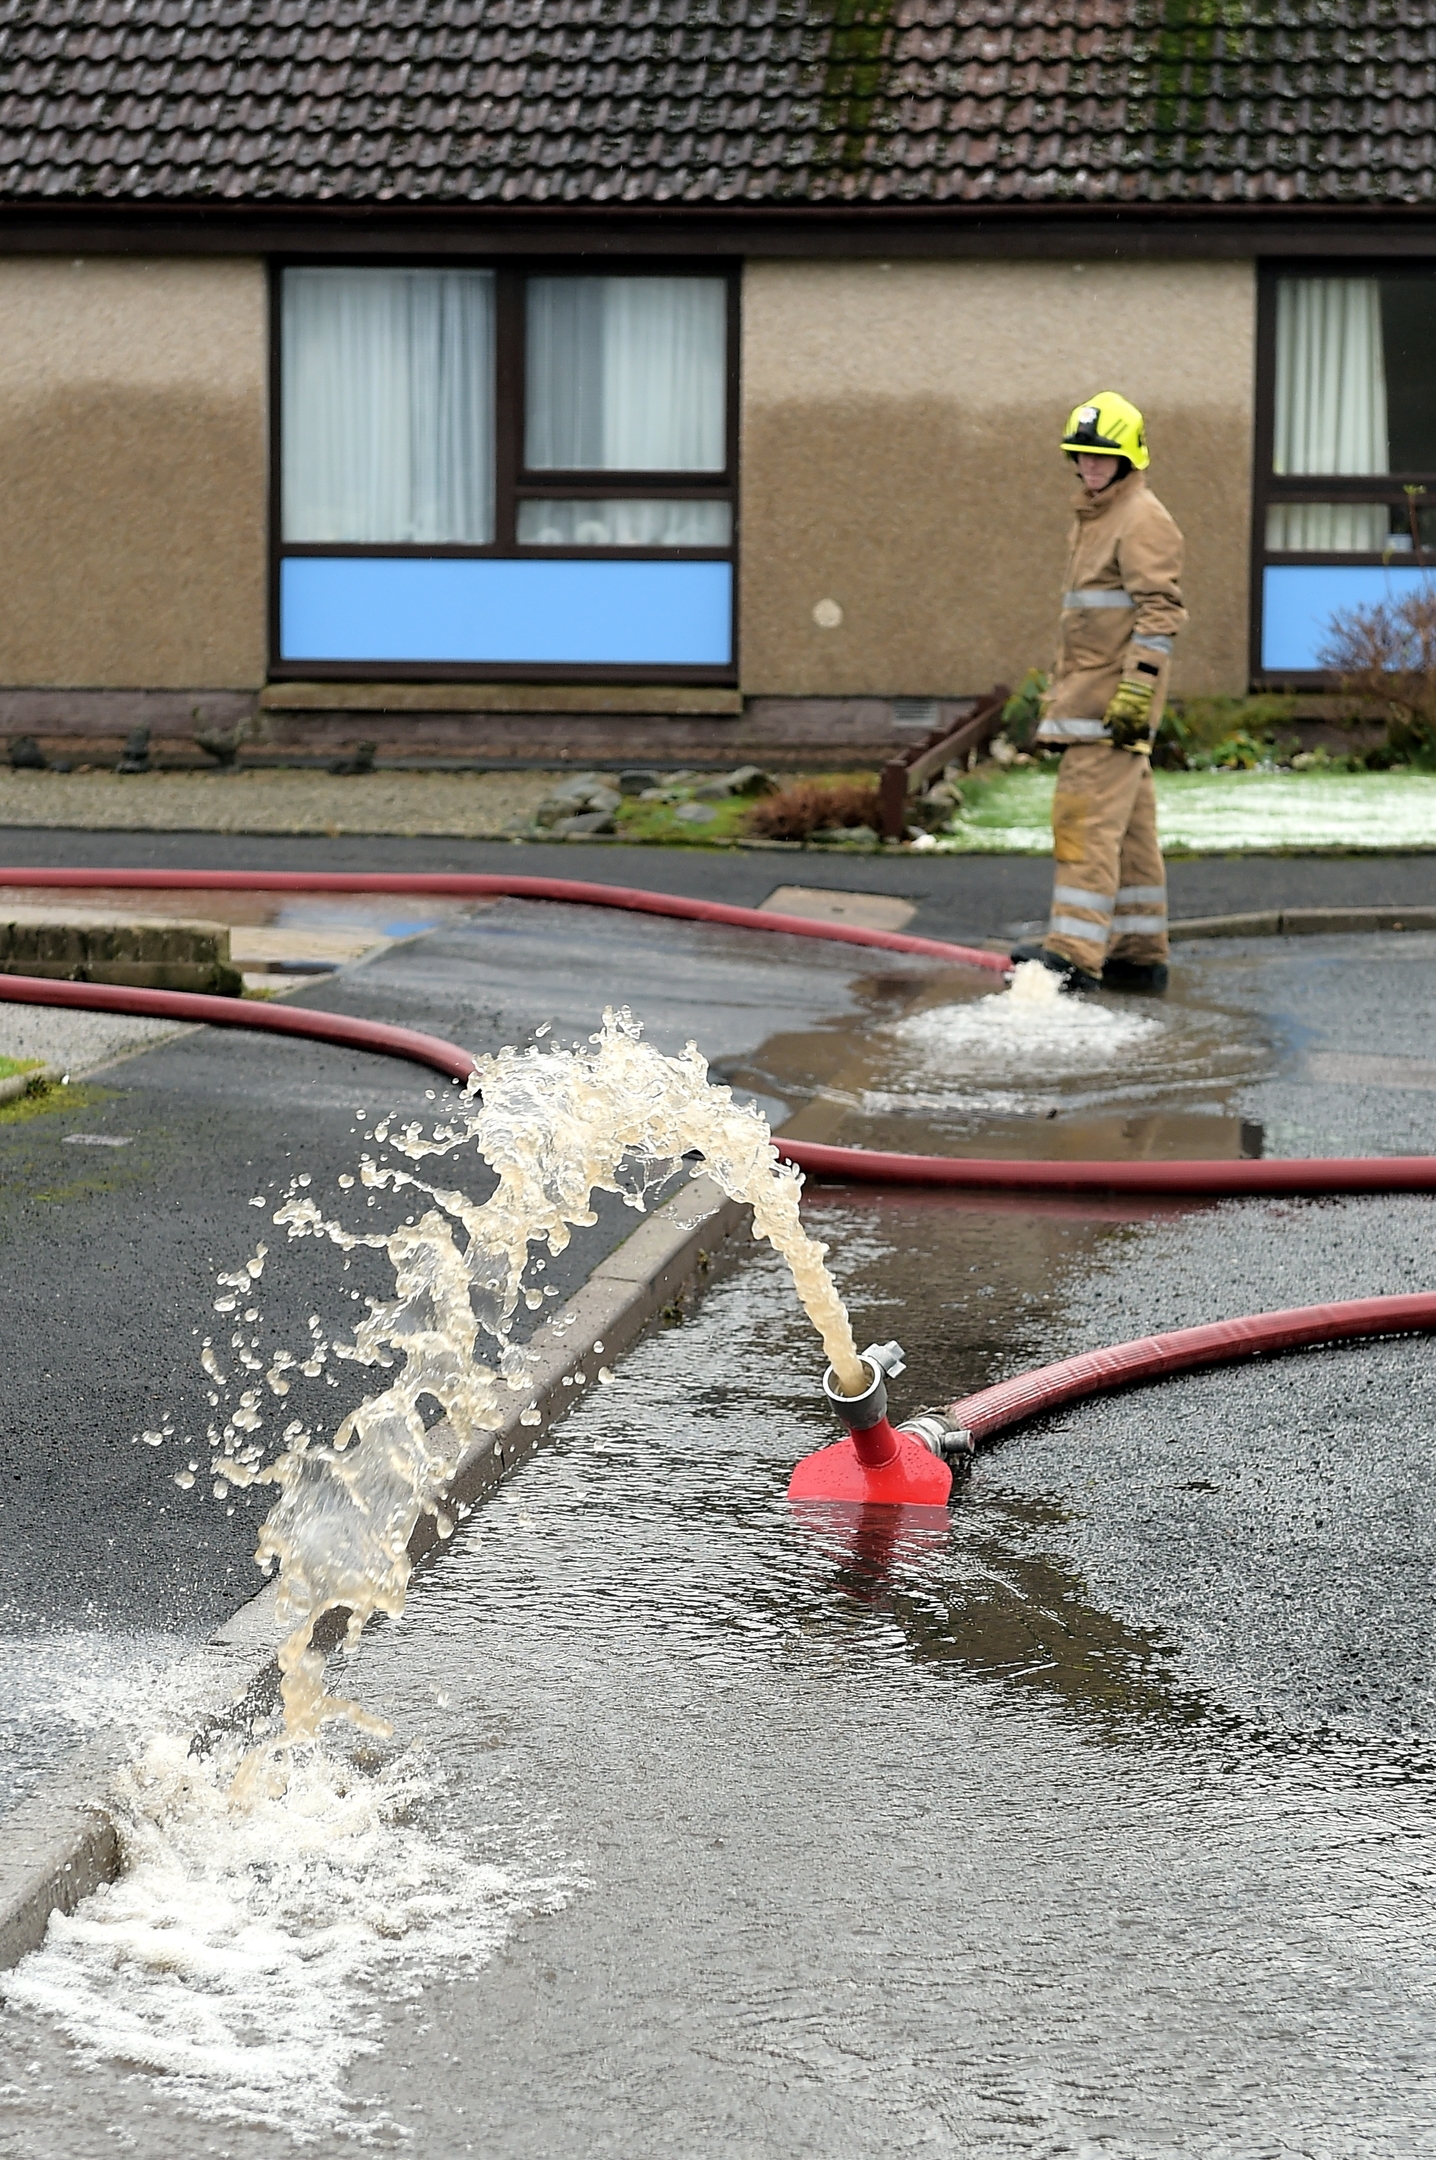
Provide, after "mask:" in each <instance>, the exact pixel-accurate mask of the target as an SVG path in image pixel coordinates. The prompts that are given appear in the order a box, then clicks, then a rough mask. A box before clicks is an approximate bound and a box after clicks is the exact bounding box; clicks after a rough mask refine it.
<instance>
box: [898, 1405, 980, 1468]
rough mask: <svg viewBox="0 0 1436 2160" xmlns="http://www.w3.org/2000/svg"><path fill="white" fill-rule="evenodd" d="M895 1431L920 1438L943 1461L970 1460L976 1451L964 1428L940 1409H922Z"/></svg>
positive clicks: (972, 1440)
mask: <svg viewBox="0 0 1436 2160" xmlns="http://www.w3.org/2000/svg"><path fill="white" fill-rule="evenodd" d="M898 1430H899V1432H902V1433H906V1435H907V1437H908V1438H909V1439H910V1440H920V1441H921V1442H922V1444H923V1446H924V1447H925V1448H928V1449H930V1450H931V1452H932V1453H933V1454H934V1455H936V1456H939V1457H940V1458H941V1460H942V1461H943V1462H949V1463H953V1464H956V1465H961V1464H963V1463H970V1462H971V1461H972V1459H973V1457H974V1455H975V1454H976V1453H977V1444H976V1442H975V1441H974V1439H973V1437H972V1434H971V1433H970V1432H968V1430H967V1428H966V1427H965V1426H963V1425H954V1424H952V1423H951V1422H950V1420H949V1419H948V1418H946V1417H945V1416H944V1415H943V1413H942V1411H941V1410H923V1411H921V1412H920V1413H919V1414H918V1416H916V1417H910V1418H907V1419H906V1420H905V1421H904V1422H903V1423H902V1424H901V1425H900V1426H899V1427H898Z"/></svg>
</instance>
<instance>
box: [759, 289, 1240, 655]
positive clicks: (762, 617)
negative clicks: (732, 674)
mask: <svg viewBox="0 0 1436 2160" xmlns="http://www.w3.org/2000/svg"><path fill="white" fill-rule="evenodd" d="M1255 334H1256V291H1255V274H1254V266H1253V265H1252V264H1250V263H1207V262H1175V261H1174V262H1128V263H1110V262H1109V263H1096V262H1078V261H1072V262H1027V263H1019V262H917V263H911V262H909V263H892V264H886V263H880V262H846V263H784V262H773V263H760V264H753V265H750V266H749V268H748V270H747V272H746V275H745V279H744V310H743V465H742V476H743V498H742V501H743V568H742V625H741V627H742V660H743V687H744V689H745V690H746V691H748V692H750V693H755V694H763V693H768V694H772V695H778V694H784V693H786V694H790V695H803V694H806V695H810V696H811V695H821V694H828V695H853V694H860V693H862V692H869V693H879V694H881V693H893V694H897V695H900V696H902V695H906V696H937V695H942V694H953V693H962V692H968V691H976V690H981V689H983V688H985V687H986V686H988V685H989V684H991V683H993V682H996V681H1008V682H1016V681H1017V680H1018V679H1019V677H1020V676H1021V675H1022V673H1023V672H1024V670H1025V669H1026V668H1028V667H1033V666H1039V667H1046V666H1047V665H1048V664H1049V663H1050V658H1051V652H1052V644H1053V634H1054V630H1055V624H1056V611H1057V606H1058V594H1059V592H1060V588H1061V582H1062V571H1063V564H1064V560H1065V542H1066V532H1067V527H1068V524H1069V521H1070V514H1069V510H1068V504H1069V502H1070V499H1071V495H1072V492H1073V482H1072V476H1071V474H1070V471H1069V470H1068V468H1067V466H1066V461H1065V460H1064V459H1063V458H1062V457H1061V455H1060V453H1059V452H1058V451H1057V449H1056V448H1055V445H1056V443H1057V442H1058V440H1059V439H1060V436H1061V432H1062V428H1063V425H1064V423H1065V421H1066V418H1067V415H1068V413H1069V412H1070V411H1071V409H1072V407H1073V406H1074V405H1076V404H1078V403H1079V402H1080V401H1081V400H1082V399H1083V398H1085V397H1087V396H1090V395H1091V393H1092V392H1093V391H1096V390H1107V389H1113V390H1120V391H1122V392H1124V393H1125V395H1126V396H1128V397H1130V398H1132V399H1133V400H1134V401H1135V402H1136V403H1137V404H1138V405H1140V406H1141V407H1142V409H1143V411H1144V413H1145V414H1146V418H1147V426H1148V436H1149V441H1150V444H1151V450H1152V466H1151V471H1150V474H1149V484H1150V485H1151V486H1152V488H1153V489H1154V491H1155V492H1156V493H1157V494H1158V495H1159V496H1160V497H1161V499H1162V500H1163V501H1164V502H1165V503H1166V505H1167V507H1168V508H1169V509H1170V510H1171V511H1172V513H1173V515H1174V516H1175V517H1176V519H1177V522H1178V524H1179V525H1180V526H1181V527H1182V529H1183V531H1184V533H1185V534H1186V539H1187V580H1186V582H1187V593H1186V599H1187V605H1188V608H1189V610H1190V613H1191V624H1190V627H1189V629H1188V630H1187V632H1186V633H1185V634H1184V636H1183V637H1182V638H1181V639H1180V640H1179V641H1178V647H1177V654H1176V659H1175V663H1174V676H1173V687H1174V689H1176V690H1177V691H1178V692H1181V691H1187V692H1189V693H1191V692H1198V691H1207V692H1212V691H1232V692H1240V691H1243V690H1245V688H1246V687H1247V594H1248V575H1249V566H1248V559H1249V553H1250V531H1249V518H1250V488H1251V445H1252V427H1253V377H1254V367H1255ZM825 601H826V602H830V603H836V606H837V607H838V608H840V609H841V611H842V620H841V622H840V623H839V624H837V625H835V626H833V627H828V628H824V627H822V626H821V624H820V623H819V622H818V621H815V619H814V609H815V607H820V603H822V602H825ZM821 612H822V613H824V614H827V615H829V616H831V614H832V612H833V610H832V608H831V607H829V608H826V609H821Z"/></svg>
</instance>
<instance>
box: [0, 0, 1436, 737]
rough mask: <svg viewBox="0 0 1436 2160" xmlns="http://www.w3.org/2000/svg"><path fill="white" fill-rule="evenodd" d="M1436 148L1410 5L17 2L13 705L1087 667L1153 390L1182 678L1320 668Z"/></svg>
mask: <svg viewBox="0 0 1436 2160" xmlns="http://www.w3.org/2000/svg"><path fill="white" fill-rule="evenodd" d="M1433 168H1436V15H1433V13H1432V10H1431V9H1430V7H1429V6H1425V5H1418V4H1417V0H1329V4H1327V5H1324V6H1322V7H1321V8H1320V9H1315V8H1301V7H1298V6H1296V5H1293V4H1292V0H1254V4H1253V5H1252V6H1251V7H1249V8H1243V9H1236V8H1226V7H1219V6H1217V5H1215V4H1214V0H1068V4H1067V5H1065V6H1058V5H1056V4H1055V0H3V6H2V7H0V191H3V193H0V499H3V504H4V515H3V517H0V733H13V732H17V731H22V730H23V731H25V732H30V733H35V734H38V735H40V736H41V737H42V738H48V739H51V740H52V741H57V740H59V739H60V738H62V737H65V736H70V737H73V738H74V739H75V740H76V741H77V742H78V741H80V740H82V739H90V740H95V739H99V738H109V739H113V738H114V737H116V736H119V735H122V734H123V733H125V732H126V731H127V730H128V729H129V728H130V727H132V726H133V725H135V724H136V723H137V722H143V723H145V724H147V725H149V726H151V727H152V728H153V729H155V730H156V731H157V736H158V737H159V738H160V739H162V738H163V737H164V736H165V735H166V734H168V735H170V736H174V737H185V736H188V735H190V734H192V733H193V731H194V729H195V726H196V722H197V720H198V721H200V722H203V723H206V724H208V725H209V726H210V727H215V726H223V725H225V724H227V723H230V722H234V721H238V720H240V719H244V718H249V719H251V720H252V722H253V724H254V725H255V727H256V728H257V729H258V730H259V731H260V733H261V735H262V737H263V739H265V740H267V741H269V742H271V743H273V744H275V745H278V746H281V747H287V748H289V749H303V748H309V749H311V750H322V749H327V748H331V747H333V746H334V745H335V744H336V743H338V742H341V741H344V740H352V739H353V738H355V737H356V736H358V735H373V736H376V737H377V738H379V739H381V740H382V741H383V743H384V745H385V748H386V750H388V751H390V752H393V751H397V750H409V751H412V752H413V753H415V754H425V753H430V754H436V753H440V752H442V753H444V754H446V755H450V756H452V755H456V754H462V755H472V756H482V757H490V756H492V757H499V758H507V757H514V758H523V757H542V758H548V757H557V756H579V757H583V758H585V759H602V758H606V757H614V756H617V757H635V756H654V757H668V758H673V759H678V760H681V761H684V762H690V761H695V760H702V759H723V760H729V759H731V758H732V757H734V756H735V755H737V754H752V753H753V752H754V751H757V752H760V753H761V754H763V755H766V756H768V757H773V758H781V757H784V756H790V757H797V756H809V757H811V756H812V755H813V754H814V752H815V750H816V749H817V748H818V747H819V746H821V747H822V748H823V749H824V750H825V751H829V752H832V753H834V754H844V753H847V752H856V751H857V750H860V749H861V750H863V751H871V750H874V749H880V748H882V747H885V746H886V745H888V744H889V743H891V742H893V741H898V740H901V739H902V738H903V734H904V730H905V729H910V728H912V727H915V726H925V725H930V724H931V722H932V720H933V719H934V718H936V717H939V716H941V715H942V714H943V713H944V711H945V709H950V707H951V703H952V701H954V700H956V699H960V698H962V697H964V696H967V695H970V694H972V693H974V692H980V691H981V690H983V689H984V688H985V687H987V686H988V685H989V684H991V683H992V682H993V681H995V680H998V679H1007V680H1013V679H1015V678H1016V677H1017V676H1019V675H1020V674H1021V673H1022V671H1023V670H1024V669H1025V668H1027V667H1028V666H1031V665H1034V664H1041V663H1042V662H1043V661H1044V659H1045V658H1046V656H1047V654H1048V652H1049V650H1050V645H1051V638H1052V630H1053V611H1054V604H1055V600H1056V595H1057V591H1058V588H1059V585H1060V581H1061V574H1062V566H1063V538H1064V529H1065V525H1066V501H1067V497H1068V495H1069V493H1070V486H1071V482H1070V476H1069V475H1068V474H1067V472H1066V470H1065V468H1064V466H1063V464H1062V461H1061V460H1060V458H1059V457H1058V455H1057V453H1056V449H1055V445H1056V442H1057V439H1058V435H1059V431H1060V428H1061V426H1062V423H1063V421H1064V420H1065V417H1066V415H1067V413H1068V411H1069V410H1070V408H1071V407H1072V406H1073V405H1074V404H1076V403H1077V402H1079V401H1080V400H1081V399H1082V398H1083V397H1085V396H1086V395H1087V394H1088V393H1090V392H1091V391H1093V390H1096V389H1099V388H1107V387H1115V388H1119V389H1121V390H1122V391H1124V392H1125V393H1126V394H1127V395H1128V396H1129V397H1131V398H1133V399H1135V400H1136V401H1137V402H1138V403H1139V404H1140V405H1141V406H1142V407H1143V408H1144V410H1145V412H1146V414H1147V416H1148V423H1149V432H1150V437H1151V444H1152V454H1153V464H1152V481H1153V484H1154V485H1155V486H1156V488H1157V489H1158V491H1159V492H1160V493H1161V495H1162V496H1163V498H1164V499H1165V500H1166V501H1167V502H1168V504H1169V505H1170V507H1171V508H1172V510H1173V511H1174V513H1175V514H1176V516H1177V518H1178V519H1179V521H1180V523H1181V524H1182V526H1183V527H1184V529H1185V531H1186V533H1187V536H1188V543H1189V578H1188V583H1189V600H1190V607H1191V616H1192V620H1191V627H1190V630H1189V631H1188V632H1187V634H1186V635H1185V636H1184V637H1183V638H1182V640H1181V641H1180V648H1179V652H1178V657H1177V663H1176V670H1177V672H1176V687H1177V689H1178V690H1179V691H1186V692H1189V693H1192V692H1199V691H1201V692H1241V691H1244V690H1246V689H1247V688H1248V687H1249V686H1252V685H1264V684H1275V683H1290V684H1294V685H1297V686H1316V685H1318V684H1319V683H1320V682H1321V681H1322V679H1323V678H1322V676H1321V671H1320V654H1321V648H1322V644H1323V641H1324V635H1325V630H1324V626H1325V624H1326V622H1327V620H1328V618H1329V616H1330V614H1331V612H1332V610H1333V608H1335V607H1338V606H1342V605H1347V604H1350V603H1351V602H1352V601H1355V600H1360V599H1364V598H1367V597H1371V596H1375V595H1377V594H1380V593H1383V592H1386V591H1389V590H1399V589H1401V588H1402V586H1403V585H1404V584H1405V583H1406V582H1408V581H1409V580H1411V579H1413V578H1419V577H1421V576H1422V575H1423V564H1424V560H1425V550H1426V549H1427V548H1428V546H1429V547H1432V548H1436V191H1434V190H1433ZM1423 490H1426V491H1428V492H1427V493H1425V494H1423V493H1422V491H1423ZM1428 504H1429V507H1428Z"/></svg>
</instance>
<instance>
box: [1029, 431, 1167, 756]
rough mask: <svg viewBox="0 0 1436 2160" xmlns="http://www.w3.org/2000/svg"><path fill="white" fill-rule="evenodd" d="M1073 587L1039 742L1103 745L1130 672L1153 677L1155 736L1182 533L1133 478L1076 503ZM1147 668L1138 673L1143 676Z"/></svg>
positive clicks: (1065, 599)
mask: <svg viewBox="0 0 1436 2160" xmlns="http://www.w3.org/2000/svg"><path fill="white" fill-rule="evenodd" d="M1076 511H1077V516H1076V521H1075V523H1074V524H1073V527H1072V540H1071V553H1070V555H1069V557H1068V562H1067V589H1066V591H1065V592H1064V593H1063V595H1062V622H1061V627H1060V628H1059V630H1058V633H1057V659H1056V664H1055V665H1054V667H1053V670H1052V687H1051V689H1050V690H1049V691H1048V692H1047V694H1046V696H1045V697H1044V698H1043V700H1042V719H1041V722H1040V723H1039V726H1038V729H1037V739H1038V741H1039V742H1044V743H1053V744H1060V743H1081V742H1100V741H1102V740H1103V739H1104V738H1105V737H1106V734H1107V729H1106V726H1105V724H1104V722H1103V719H1102V715H1103V713H1104V712H1105V711H1106V710H1107V706H1108V703H1109V701H1110V700H1111V698H1112V695H1113V693H1114V692H1115V690H1116V688H1117V685H1118V684H1119V683H1120V682H1121V680H1122V677H1123V676H1124V675H1126V676H1128V677H1130V678H1132V679H1133V680H1135V681H1141V680H1143V679H1144V678H1145V679H1146V680H1149V681H1150V680H1152V672H1151V671H1152V670H1153V669H1155V670H1156V678H1155V695H1154V697H1153V699H1152V718H1151V725H1152V732H1153V734H1155V733H1156V728H1157V723H1158V721H1159V720H1160V719H1161V717H1162V706H1163V704H1164V703H1165V701H1166V695H1167V675H1168V671H1169V669H1170V666H1171V652H1172V639H1173V637H1174V636H1175V634H1176V632H1177V631H1178V630H1180V629H1181V628H1182V626H1183V624H1184V623H1185V622H1186V619H1187V611H1186V609H1185V608H1184V607H1183V606H1182V591H1181V577H1182V536H1181V534H1180V532H1179V531H1178V530H1177V526H1176V521H1175V520H1174V519H1173V517H1172V514H1171V512H1170V511H1169V510H1167V509H1165V508H1164V507H1163V505H1162V504H1161V503H1159V502H1158V500H1157V498H1156V496H1155V495H1153V494H1152V493H1150V491H1149V490H1148V487H1147V482H1146V476H1145V475H1144V474H1143V473H1139V472H1129V473H1128V474H1126V476H1125V477H1124V478H1123V479H1121V480H1115V481H1113V483H1112V485H1111V486H1110V487H1106V488H1103V490H1102V492H1101V494H1100V495H1090V494H1089V493H1088V492H1087V490H1086V488H1083V489H1082V491H1081V493H1080V494H1079V495H1078V497H1077V501H1076ZM1139 670H1140V672H1139Z"/></svg>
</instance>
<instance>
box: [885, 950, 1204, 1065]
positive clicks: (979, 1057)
mask: <svg viewBox="0 0 1436 2160" xmlns="http://www.w3.org/2000/svg"><path fill="white" fill-rule="evenodd" d="M1163 1032H1164V1029H1163V1024H1162V1022H1161V1021H1160V1020H1154V1019H1151V1018H1149V1017H1148V1016H1146V1015H1145V1014H1139V1013H1132V1012H1112V1011H1110V1010H1108V1009H1107V1008H1106V1007H1105V1006H1102V1005H1095V1004H1092V1003H1091V1002H1090V1001H1089V1000H1087V999H1086V998H1076V997H1069V996H1067V995H1066V994H1065V993H1064V991H1063V989H1062V982H1061V978H1060V976H1057V975H1055V974H1054V973H1053V972H1052V970H1051V968H1046V967H1044V966H1043V965H1042V962H1041V961H1040V960H1022V961H1019V963H1018V965H1017V966H1016V967H1015V968H1014V969H1013V971H1012V982H1011V986H1010V987H1009V988H1008V989H1007V990H1006V991H1002V992H999V993H998V994H997V995H995V996H992V997H980V998H976V999H974V1000H973V1001H972V1003H970V1004H964V1005H935V1006H932V1007H931V1008H930V1009H929V1010H927V1011H926V1012H919V1013H914V1014H913V1015H912V1016H911V1018H909V1019H907V1020H900V1021H898V1022H897V1024H896V1026H895V1027H894V1029H893V1033H894V1034H895V1035H897V1036H898V1037H900V1038H901V1039H902V1040H903V1041H904V1042H907V1043H910V1044H912V1045H913V1047H914V1048H916V1049H918V1050H921V1051H923V1052H924V1053H926V1054H927V1056H929V1057H936V1058H940V1059H942V1060H943V1062H944V1063H945V1064H948V1065H956V1064H959V1063H961V1064H963V1065H965V1066H966V1067H967V1069H969V1070H971V1069H974V1068H975V1069H976V1070H978V1071H980V1072H982V1073H984V1074H986V1073H992V1072H996V1071H1001V1070H1012V1069H1014V1068H1015V1069H1017V1070H1020V1071H1023V1072H1030V1071H1031V1070H1032V1069H1033V1067H1034V1065H1035V1064H1037V1063H1039V1062H1040V1063H1041V1064H1042V1065H1043V1066H1045V1067H1049V1068H1050V1067H1053V1066H1056V1067H1059V1068H1061V1069H1063V1070H1089V1069H1101V1068H1102V1067H1104V1066H1107V1065H1110V1064H1112V1063H1114V1062H1115V1061H1116V1060H1117V1059H1118V1058H1119V1057H1120V1056H1123V1055H1125V1054H1126V1053H1127V1051H1129V1050H1130V1049H1131V1048H1132V1047H1133V1046H1134V1045H1135V1044H1137V1043H1143V1042H1147V1041H1149V1040H1151V1039H1152V1038H1153V1037H1154V1036H1159V1035H1161V1034H1162V1033H1163Z"/></svg>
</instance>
